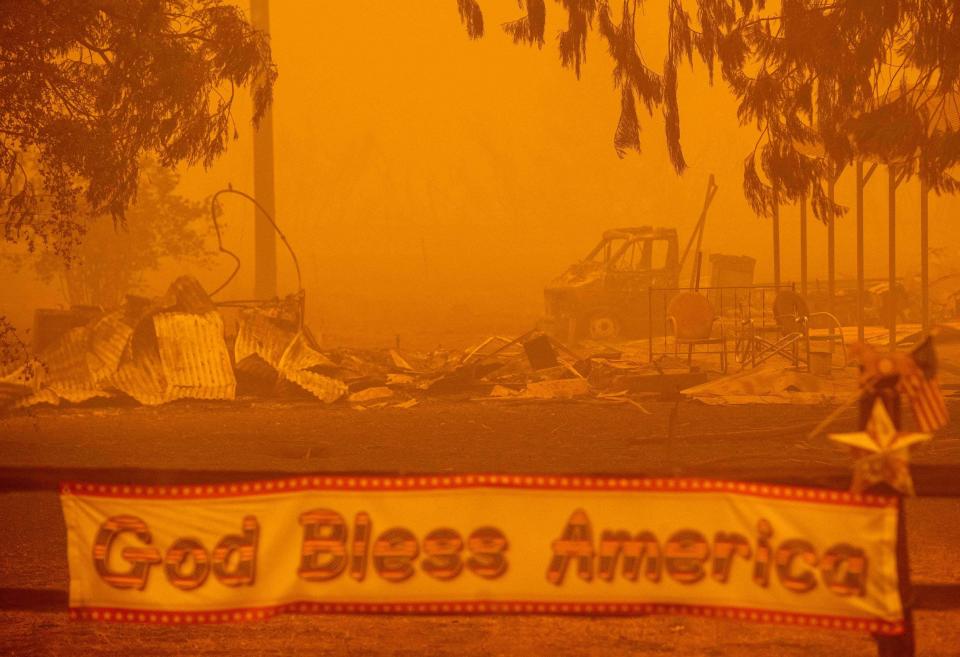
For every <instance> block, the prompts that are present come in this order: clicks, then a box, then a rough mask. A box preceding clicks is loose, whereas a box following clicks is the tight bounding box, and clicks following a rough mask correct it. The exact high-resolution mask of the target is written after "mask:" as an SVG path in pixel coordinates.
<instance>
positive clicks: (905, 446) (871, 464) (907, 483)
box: [829, 399, 933, 495]
mask: <svg viewBox="0 0 960 657" xmlns="http://www.w3.org/2000/svg"><path fill="white" fill-rule="evenodd" d="M932 437H933V436H932V434H929V433H900V432H898V431H897V428H896V427H895V426H894V424H893V420H891V419H890V414H889V413H887V409H886V407H885V406H884V405H883V402H882V401H880V400H879V399H877V400H876V402H874V404H873V411H872V412H871V414H870V419H869V421H868V422H867V430H866V431H857V432H854V433H832V434H830V436H829V438H830V440H833V441H836V442H838V443H841V444H843V445H847V446H849V447H852V448H853V451H854V454H855V455H856V456H857V460H856V461H855V462H854V465H853V484H852V485H851V490H853V491H854V492H855V493H862V492H863V491H864V490H866V489H867V488H870V487H871V486H873V485H875V484H879V483H887V484H890V485H891V486H892V487H893V488H894V489H896V490H898V491H900V492H901V493H904V494H905V495H913V479H911V477H910V449H909V448H910V447H911V446H912V445H916V444H919V443H923V442H926V441H928V440H930V439H931V438H932Z"/></svg>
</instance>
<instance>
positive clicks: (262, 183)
mask: <svg viewBox="0 0 960 657" xmlns="http://www.w3.org/2000/svg"><path fill="white" fill-rule="evenodd" d="M250 23H251V24H252V25H253V27H254V28H256V29H258V30H260V31H261V32H264V33H266V34H268V35H269V34H270V9H269V6H268V0H250ZM253 196H254V198H256V199H257V202H258V203H259V204H260V205H262V206H263V208H264V209H265V210H266V211H267V212H268V213H269V214H270V217H271V218H273V219H274V220H275V219H276V203H275V199H274V183H273V108H272V107H268V108H267V111H266V112H265V113H264V115H263V118H262V119H261V121H260V127H259V129H257V130H256V131H255V132H254V136H253ZM253 239H254V259H253V278H254V282H253V295H254V297H255V298H257V299H273V298H274V297H276V296H277V235H276V232H275V231H274V229H273V226H272V225H271V223H270V221H269V220H268V219H267V218H266V217H264V216H263V213H261V212H259V211H258V210H257V209H254V232H253Z"/></svg>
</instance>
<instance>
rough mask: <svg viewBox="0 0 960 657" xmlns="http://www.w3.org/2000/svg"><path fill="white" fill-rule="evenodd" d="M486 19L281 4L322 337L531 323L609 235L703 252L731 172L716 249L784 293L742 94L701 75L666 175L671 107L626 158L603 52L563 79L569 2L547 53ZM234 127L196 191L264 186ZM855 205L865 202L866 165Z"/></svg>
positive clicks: (282, 91) (288, 147) (910, 237)
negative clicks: (623, 232) (677, 166)
mask: <svg viewBox="0 0 960 657" xmlns="http://www.w3.org/2000/svg"><path fill="white" fill-rule="evenodd" d="M242 5H243V6H244V7H245V8H246V7H247V5H246V3H242ZM665 5H666V3H663V2H648V3H646V5H645V8H644V10H643V11H644V16H643V18H642V20H638V29H640V30H641V32H642V34H641V36H640V38H639V39H638V41H639V42H640V46H641V50H642V52H643V53H644V56H645V58H646V59H647V61H648V62H649V63H651V64H652V65H653V66H654V67H655V68H659V64H660V62H662V61H663V55H664V45H665V34H666V24H667V23H666V10H665ZM483 7H484V10H485V18H486V20H485V23H486V26H487V29H486V36H485V37H484V38H483V39H481V40H479V41H471V40H469V39H468V38H467V36H466V33H465V30H464V29H463V27H462V26H461V24H460V21H459V19H458V15H457V9H456V3H455V2H454V1H453V0H425V1H423V2H416V3H389V2H382V1H379V0H354V1H353V2H349V3H342V2H309V3H308V2H293V1H291V0H273V1H272V2H271V32H272V44H273V52H274V58H275V61H276V63H277V66H278V67H279V72H280V78H279V81H278V83H277V87H276V98H275V105H274V125H275V145H276V146H275V147H276V185H277V187H276V208H277V219H278V221H279V223H280V225H281V226H282V227H283V229H284V230H285V232H286V233H287V235H288V237H289V239H290V241H291V243H292V244H293V245H294V248H295V249H296V250H297V253H298V255H299V258H300V262H301V267H302V270H303V274H304V286H305V288H306V289H307V295H308V296H307V299H308V321H309V322H310V323H311V324H312V325H314V326H317V327H318V328H320V329H321V330H323V331H324V332H326V333H328V334H329V335H331V336H352V337H353V338H354V339H355V340H359V341H363V339H365V338H366V337H369V338H370V339H371V340H372V339H381V338H382V337H383V336H392V335H393V334H394V333H401V334H410V333H416V332H418V331H441V330H445V329H446V328H449V329H450V330H452V331H453V330H459V329H462V328H463V327H468V326H469V327H475V328H477V329H479V330H480V331H481V332H483V331H491V332H495V331H500V330H503V331H519V330H523V329H525V328H527V327H528V326H529V324H530V323H531V322H532V321H533V320H535V319H536V317H537V316H538V315H539V314H541V313H542V289H543V286H544V284H545V283H546V282H547V281H548V280H549V279H550V278H551V277H552V276H554V275H556V274H557V273H559V272H560V271H562V270H563V269H564V268H565V267H566V265H568V264H569V263H571V262H573V261H574V260H576V259H577V258H579V257H582V256H583V255H585V253H586V252H587V251H588V249H589V248H590V247H592V246H593V244H594V242H595V241H596V240H597V239H598V238H599V234H600V233H601V231H603V230H604V229H606V228H610V227H619V226H629V225H646V224H651V225H662V226H675V227H676V228H677V229H678V230H679V232H680V237H681V242H683V241H685V240H686V238H687V236H688V235H689V233H690V230H691V229H692V227H693V226H694V224H695V223H696V220H697V217H698V214H699V212H700V207H701V205H702V202H703V195H704V190H705V186H706V182H707V178H708V176H709V175H710V174H711V173H712V174H714V175H715V176H716V179H717V183H718V185H719V187H720V191H719V193H718V195H717V197H716V199H715V201H714V204H713V207H712V208H711V210H710V214H709V219H708V222H707V226H706V234H705V239H704V249H705V250H706V251H708V252H711V253H729V254H734V255H741V254H746V255H751V256H753V257H755V258H756V259H757V261H758V264H757V279H758V280H759V281H760V282H765V281H769V280H770V279H771V278H772V273H771V272H772V255H771V242H772V240H771V231H770V222H769V220H766V219H761V218H758V217H756V216H755V215H754V214H753V213H752V211H751V210H750V208H749V206H748V204H747V203H746V201H745V200H744V198H743V194H742V192H741V179H742V162H743V158H744V157H745V156H746V155H747V154H748V153H749V151H750V150H751V148H752V147H753V144H754V142H755V140H756V137H757V131H756V129H755V128H754V127H753V126H747V127H740V126H739V125H738V121H737V118H736V103H735V100H734V98H733V96H732V95H731V94H730V93H729V92H728V91H727V90H726V88H725V87H724V85H723V84H722V83H718V84H717V85H716V86H713V87H711V86H710V84H709V82H708V78H707V72H706V70H705V68H704V67H703V66H695V67H694V68H693V69H692V70H691V69H690V68H689V66H687V67H685V68H683V69H682V72H681V79H680V85H681V88H680V108H681V131H682V135H683V145H684V149H685V155H686V159H687V162H688V163H689V169H688V170H687V171H686V172H685V173H684V174H683V175H682V176H678V175H677V174H676V173H675V172H674V170H673V168H672V167H671V166H670V163H669V161H668V158H667V151H666V147H665V140H664V137H663V122H662V119H661V117H660V116H659V114H655V115H653V116H648V115H646V114H645V113H643V112H641V121H642V133H641V141H642V145H643V153H642V154H640V155H636V154H629V155H628V156H627V157H626V158H624V159H619V158H618V157H617V155H616V153H615V151H614V149H613V132H614V129H615V127H616V121H617V117H618V112H619V98H618V95H617V94H616V93H614V91H613V88H612V79H611V62H610V59H609V58H608V57H607V54H606V50H605V46H604V45H603V44H602V43H601V42H600V41H599V40H598V39H592V40H591V41H590V42H589V43H588V55H587V62H586V65H585V67H584V69H583V73H582V77H581V79H580V80H577V79H576V77H575V76H574V75H573V73H572V71H570V70H567V69H563V68H561V66H560V64H559V59H558V56H557V50H556V41H555V35H556V33H557V31H558V30H559V29H560V25H559V24H558V23H557V22H556V21H557V20H558V19H559V18H560V12H559V11H556V10H554V11H550V9H551V8H555V5H554V3H548V23H547V30H546V33H547V35H548V38H547V42H546V44H545V45H544V47H543V48H542V49H537V48H535V47H534V48H530V47H526V46H516V45H513V44H512V42H511V39H510V37H509V36H508V35H506V34H505V33H504V32H503V31H502V30H501V29H500V27H499V25H500V24H501V23H502V22H504V21H507V20H511V19H514V18H516V17H518V16H519V14H520V13H522V10H521V9H518V7H517V3H516V2H515V1H514V0H486V1H485V2H483ZM236 120H237V127H238V130H239V132H240V135H241V136H240V139H239V140H238V141H236V142H234V143H233V144H232V147H231V150H230V151H229V152H228V154H227V155H226V156H225V157H223V158H222V159H221V160H220V161H219V162H218V163H217V164H215V165H214V166H213V167H212V168H211V169H209V170H206V171H204V170H200V169H196V170H189V171H184V175H183V181H182V185H181V191H182V193H184V194H186V195H189V196H191V197H194V198H198V199H199V198H204V197H207V196H209V195H210V194H212V193H213V192H215V191H216V190H217V189H219V188H222V187H225V186H226V184H227V183H228V182H230V183H232V184H233V186H234V187H235V188H237V189H241V190H245V191H251V192H252V189H253V164H252V140H251V127H250V125H249V104H248V103H246V102H243V103H240V104H239V106H238V108H237V113H236ZM837 199H838V201H839V202H841V203H843V204H845V205H847V206H848V207H851V209H852V204H853V201H854V185H853V176H852V171H850V170H848V171H847V172H846V173H845V174H844V176H843V177H842V178H841V179H840V181H839V182H838V184H837ZM866 201H867V202H866V227H867V237H866V254H867V256H866V258H867V275H868V276H871V277H874V276H875V277H880V276H884V275H885V273H886V269H885V268H886V261H887V233H886V221H887V219H886V217H887V215H886V212H887V209H886V173H885V171H884V170H878V172H877V174H876V175H875V176H874V178H873V180H872V181H871V183H870V185H869V186H868V188H867V197H866ZM224 208H225V211H226V217H225V220H226V221H227V223H228V229H227V241H228V242H229V244H230V245H231V247H232V248H234V249H235V250H237V251H238V252H239V253H240V254H241V256H242V257H243V258H244V268H243V269H242V270H241V274H240V276H238V278H237V280H236V281H235V282H234V283H233V284H231V286H230V287H229V288H228V289H227V290H226V296H228V297H231V298H249V296H250V294H251V291H252V287H253V283H252V280H253V279H252V267H253V255H252V234H253V228H252V212H251V210H250V208H249V207H247V206H246V205H244V204H243V202H242V201H240V200H234V199H230V198H227V199H226V200H225V201H224ZM958 209H960V201H958V200H957V199H955V198H940V197H936V196H932V197H931V200H930V222H931V244H932V245H934V246H936V247H948V248H956V247H960V231H958V230H957V229H956V228H955V222H956V221H957V219H958V214H960V213H958ZM918 213H919V189H918V184H917V183H916V181H911V182H910V183H908V184H907V185H906V186H905V187H903V188H901V190H900V193H899V199H898V219H899V232H898V268H899V272H898V273H901V274H904V275H909V274H913V273H916V272H917V270H918V267H919V230H918ZM798 215H799V211H798V208H796V207H785V208H783V209H782V212H781V216H782V219H781V222H782V253H783V256H782V257H783V277H784V278H785V279H788V280H789V279H796V278H797V277H798V276H799V237H798V236H799V221H798ZM837 250H838V257H837V260H838V263H837V272H838V277H841V278H852V277H854V276H855V256H854V217H853V214H852V212H851V213H850V214H849V215H848V216H847V217H845V218H843V219H841V220H840V222H839V224H838V228H837ZM825 255H826V229H825V228H824V227H823V226H822V225H820V224H819V223H817V222H815V220H813V218H812V216H811V224H810V278H811V281H815V280H816V279H818V278H819V279H821V280H824V279H825V278H826V258H825ZM278 261H279V263H280V265H279V266H280V288H281V291H286V290H292V289H293V286H294V284H295V281H294V278H293V275H292V271H293V270H292V267H291V266H290V264H289V259H288V258H286V256H285V254H284V253H282V252H281V253H280V254H279V255H278ZM228 271H229V263H228V262H227V261H226V259H225V258H224V259H223V261H222V262H221V261H219V260H218V261H217V264H216V266H214V267H213V268H212V269H210V270H207V271H199V272H198V274H199V276H200V278H201V280H202V281H204V283H205V284H208V287H214V286H215V285H216V284H219V282H220V281H221V280H222V278H223V275H225V273H226V272H228ZM24 280H26V279H24ZM164 280H165V279H164ZM159 285H160V281H158V286H159ZM26 286H27V284H26V283H24V287H26ZM159 289H160V287H158V290H159Z"/></svg>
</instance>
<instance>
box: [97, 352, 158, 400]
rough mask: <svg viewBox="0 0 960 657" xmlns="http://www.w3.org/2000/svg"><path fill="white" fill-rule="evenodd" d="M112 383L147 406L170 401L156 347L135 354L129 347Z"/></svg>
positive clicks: (111, 379)
mask: <svg viewBox="0 0 960 657" xmlns="http://www.w3.org/2000/svg"><path fill="white" fill-rule="evenodd" d="M110 384H111V385H113V387H115V388H116V389H117V390H120V391H121V392H124V393H126V394H127V395H129V396H131V397H133V398H134V399H136V400H137V401H138V402H140V403H141V404H145V405H147V406H157V405H159V404H164V403H166V402H168V401H169V399H168V398H167V381H166V379H165V378H164V376H163V365H162V364H161V363H160V354H159V353H158V352H157V351H156V350H155V349H142V350H139V351H137V352H136V355H135V356H134V352H133V350H131V349H128V350H127V351H126V352H125V354H124V357H123V360H122V361H121V362H120V367H119V368H118V369H117V371H116V373H114V375H113V376H112V377H111V378H110Z"/></svg>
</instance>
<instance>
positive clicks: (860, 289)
mask: <svg viewBox="0 0 960 657" xmlns="http://www.w3.org/2000/svg"><path fill="white" fill-rule="evenodd" d="M864 185H866V183H865V182H864V180H863V160H857V340H858V341H859V342H863V302H864V297H865V296H866V294H865V290H864V282H863V187H864Z"/></svg>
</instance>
